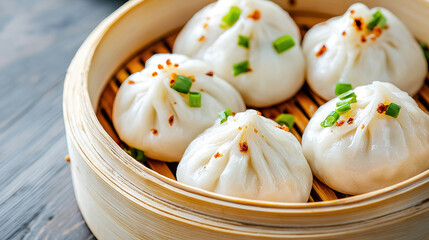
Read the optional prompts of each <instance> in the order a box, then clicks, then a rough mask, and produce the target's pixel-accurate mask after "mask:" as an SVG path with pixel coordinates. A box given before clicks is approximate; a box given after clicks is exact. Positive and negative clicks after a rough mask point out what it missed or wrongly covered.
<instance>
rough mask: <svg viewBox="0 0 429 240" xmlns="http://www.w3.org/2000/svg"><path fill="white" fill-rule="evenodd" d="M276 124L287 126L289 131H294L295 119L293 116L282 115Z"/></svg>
mask: <svg viewBox="0 0 429 240" xmlns="http://www.w3.org/2000/svg"><path fill="white" fill-rule="evenodd" d="M276 122H277V123H278V124H280V125H286V126H287V127H288V128H289V129H292V127H293V124H294V122H295V117H294V116H293V115H292V114H284V113H282V114H280V115H279V116H278V117H277V118H276Z"/></svg>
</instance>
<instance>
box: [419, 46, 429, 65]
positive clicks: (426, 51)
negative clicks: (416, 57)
mask: <svg viewBox="0 0 429 240" xmlns="http://www.w3.org/2000/svg"><path fill="white" fill-rule="evenodd" d="M420 47H422V50H423V54H424V55H425V58H426V61H428V62H429V46H428V44H427V43H424V42H422V43H420Z"/></svg>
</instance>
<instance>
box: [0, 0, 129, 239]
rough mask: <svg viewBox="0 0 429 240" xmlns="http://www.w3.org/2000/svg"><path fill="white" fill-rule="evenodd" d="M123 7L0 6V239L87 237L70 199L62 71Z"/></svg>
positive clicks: (76, 2) (66, 1)
mask: <svg viewBox="0 0 429 240" xmlns="http://www.w3.org/2000/svg"><path fill="white" fill-rule="evenodd" d="M123 2H124V1H120V0H111V1H109V0H89V1H88V0H56V1H54V0H37V1H31V0H16V1H0V239H92V238H94V236H93V235H92V234H91V232H90V231H89V229H88V227H87V226H86V224H85V222H84V220H83V218H82V216H81V214H80V212H79V209H78V207H77V204H76V200H75V198H74V193H73V186H72V182H71V174H70V167H69V164H68V163H67V162H66V161H65V160H64V156H65V155H66V154H67V146H66V141H65V133H64V124H63V117H62V89H63V81H64V77H65V73H66V69H67V67H68V65H69V63H70V61H71V59H72V57H73V56H74V54H75V52H76V51H77V49H78V48H79V46H80V44H81V43H82V42H83V41H84V39H85V38H86V36H87V35H88V34H89V33H90V32H91V31H92V29H93V28H94V27H95V26H96V25H97V24H98V23H99V22H100V21H102V19H104V18H105V17H106V16H107V15H109V14H110V13H111V12H113V11H114V10H115V9H116V8H117V7H119V6H120V5H121V4H122V3H123Z"/></svg>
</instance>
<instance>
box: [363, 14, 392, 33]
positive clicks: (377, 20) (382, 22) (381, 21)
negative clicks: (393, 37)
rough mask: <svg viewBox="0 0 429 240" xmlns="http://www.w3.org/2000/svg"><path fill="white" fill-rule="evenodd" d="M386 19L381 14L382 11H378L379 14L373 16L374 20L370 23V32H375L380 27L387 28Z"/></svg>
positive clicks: (368, 26)
mask: <svg viewBox="0 0 429 240" xmlns="http://www.w3.org/2000/svg"><path fill="white" fill-rule="evenodd" d="M386 22H387V20H386V18H385V17H384V16H383V14H382V13H381V11H380V10H378V11H377V12H375V13H374V14H372V19H371V21H369V23H368V25H367V28H368V29H369V30H371V31H372V30H373V29H374V28H375V26H377V25H378V26H380V27H381V28H385V27H386Z"/></svg>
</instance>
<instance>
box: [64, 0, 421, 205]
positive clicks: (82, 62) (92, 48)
mask: <svg viewBox="0 0 429 240" xmlns="http://www.w3.org/2000/svg"><path fill="white" fill-rule="evenodd" d="M153 1H155V0H132V1H128V2H127V3H125V4H124V5H123V6H121V7H120V8H119V9H118V10H116V11H115V12H114V13H112V14H111V15H110V16H109V17H107V18H106V19H105V20H104V21H103V22H102V23H101V24H99V25H98V26H97V27H96V28H95V30H94V31H93V32H92V33H91V35H90V36H89V37H88V39H87V40H86V41H85V42H84V44H83V45H82V46H81V48H80V49H79V51H78V53H77V54H76V57H75V58H74V59H73V61H72V63H71V65H70V67H69V69H68V74H67V77H66V83H65V85H64V92H65V95H64V103H63V104H64V106H63V107H64V109H65V111H64V118H65V119H66V128H68V130H70V131H71V132H73V136H74V137H72V138H71V139H70V140H72V141H73V143H74V144H76V146H79V150H80V151H82V152H81V154H83V155H85V154H84V153H85V152H96V151H97V150H96V149H95V148H94V146H90V145H82V144H80V142H82V141H77V139H79V137H82V135H81V133H80V131H81V130H82V129H81V128H79V127H80V126H72V125H70V124H67V121H69V122H73V119H74V116H73V115H72V114H70V113H69V111H67V109H68V108H69V106H68V104H66V100H67V98H68V97H69V98H71V96H68V95H67V94H66V92H67V90H66V89H69V88H70V89H71V88H76V87H77V88H79V86H78V83H80V84H81V86H80V88H81V90H84V91H83V92H81V94H82V95H81V97H82V98H83V99H81V100H82V104H83V106H82V108H83V110H84V112H85V114H86V116H88V117H89V118H88V119H87V120H88V123H89V124H90V126H91V127H94V129H93V130H95V131H96V132H97V133H99V134H100V136H101V138H100V139H99V140H100V141H101V142H102V143H104V144H105V145H106V146H108V147H109V148H110V149H113V150H114V151H115V152H114V154H115V155H116V157H118V160H120V161H121V162H122V163H124V164H125V165H127V166H129V167H130V169H131V170H132V171H134V172H136V173H137V174H138V175H141V176H143V177H145V178H148V179H152V180H155V181H156V180H160V182H159V184H163V187H166V188H169V189H170V190H173V191H176V192H185V193H191V194H192V197H195V198H199V199H202V200H205V201H207V202H213V201H216V203H217V204H220V205H225V204H234V206H235V207H239V208H246V209H248V208H249V207H252V208H263V209H264V211H267V210H271V211H282V210H283V211H293V210H300V211H306V212H307V211H308V212H325V211H331V210H332V209H334V210H337V211H341V210H344V209H347V208H353V207H357V206H359V205H361V204H368V203H376V202H380V201H382V200H383V199H386V198H390V197H392V196H394V195H395V194H399V193H404V192H407V191H409V190H410V189H413V188H417V187H418V186H421V185H424V184H428V183H429V170H426V171H424V172H422V173H420V174H418V175H416V176H414V177H412V178H409V179H407V180H405V181H402V182H400V183H397V184H395V185H392V186H389V187H386V188H383V189H380V190H376V191H372V192H369V193H365V194H360V195H356V196H351V197H347V198H342V199H337V200H330V201H322V202H313V203H283V202H269V201H261V200H251V199H243V198H237V197H230V196H225V195H221V194H217V193H213V192H209V191H205V190H202V189H199V188H195V187H191V186H188V185H185V184H182V183H180V182H177V181H174V180H172V179H169V178H167V177H165V176H163V175H161V174H159V173H157V172H155V171H153V170H151V169H149V168H147V167H145V166H143V165H142V164H140V163H139V162H137V161H136V160H135V159H133V158H132V157H130V156H129V155H128V154H126V153H125V152H124V151H123V150H122V149H121V148H120V147H119V146H118V145H117V144H116V143H115V142H114V141H113V140H112V139H111V138H110V136H109V135H108V134H107V133H106V131H105V130H104V128H103V127H102V125H101V124H100V122H99V121H98V119H97V117H96V115H95V112H94V109H93V106H92V105H91V100H90V96H89V92H88V81H87V80H88V74H89V69H90V68H91V63H92V59H93V57H94V55H95V54H96V53H97V51H99V48H98V46H99V43H100V42H101V41H102V39H103V37H104V36H105V35H106V33H107V32H108V31H109V30H111V28H112V27H114V23H115V22H116V21H118V20H121V19H123V18H124V16H126V15H127V14H128V13H129V12H130V11H132V10H133V8H134V7H136V6H138V5H140V4H144V3H147V2H153ZM417 1H420V2H422V3H424V4H426V5H428V8H429V1H426V0H417ZM428 40H429V39H428ZM131 55H133V54H131ZM74 74H76V75H77V76H79V77H78V79H79V80H80V81H78V83H76V82H75V81H76V80H75V78H76V75H74ZM72 78H73V81H72V80H71V79H72ZM76 90H79V89H76ZM88 160H89V158H88ZM89 161H91V160H89ZM88 165H89V166H91V168H92V169H93V171H94V172H95V173H96V174H97V175H99V177H101V178H103V179H104V180H105V181H110V182H111V183H113V184H114V185H116V186H117V187H118V190H123V189H121V188H120V186H118V185H117V184H115V181H114V179H113V178H112V177H111V176H108V175H106V173H104V172H102V171H101V170H100V169H98V168H97V167H95V165H93V164H92V163H91V162H88ZM119 192H120V193H121V194H123V195H124V196H127V195H128V194H129V193H125V191H119ZM128 197H129V196H128ZM136 202H138V203H139V204H142V203H141V202H139V201H136Z"/></svg>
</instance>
